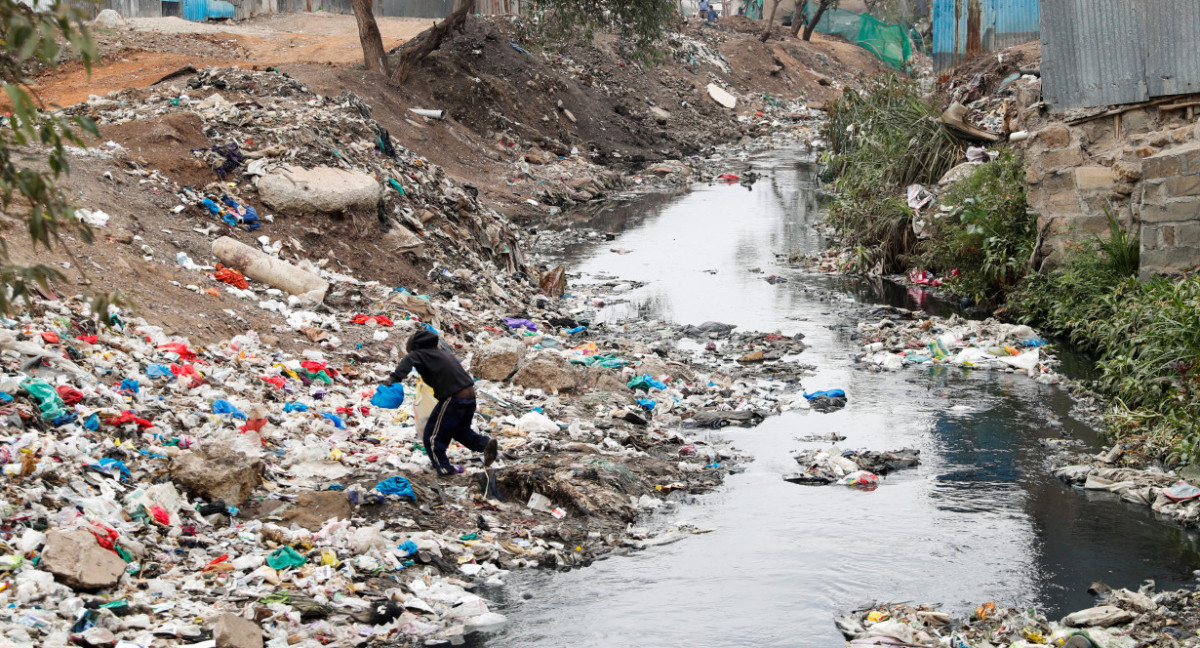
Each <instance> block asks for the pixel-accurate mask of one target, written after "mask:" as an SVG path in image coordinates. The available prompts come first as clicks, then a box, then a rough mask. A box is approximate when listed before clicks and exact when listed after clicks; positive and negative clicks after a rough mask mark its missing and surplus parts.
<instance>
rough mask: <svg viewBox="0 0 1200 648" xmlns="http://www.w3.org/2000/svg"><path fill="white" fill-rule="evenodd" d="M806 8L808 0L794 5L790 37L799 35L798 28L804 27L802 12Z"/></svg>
mask: <svg viewBox="0 0 1200 648" xmlns="http://www.w3.org/2000/svg"><path fill="white" fill-rule="evenodd" d="M807 10H808V0H804V1H803V2H801V3H799V4H797V5H796V9H795V10H794V11H793V12H792V38H799V37H800V29H801V28H803V27H804V12H805V11H807Z"/></svg>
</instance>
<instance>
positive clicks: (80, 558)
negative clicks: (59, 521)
mask: <svg viewBox="0 0 1200 648" xmlns="http://www.w3.org/2000/svg"><path fill="white" fill-rule="evenodd" d="M41 566H42V567H44V568H45V569H46V571H48V572H50V573H51V574H54V577H55V578H56V579H58V581H59V582H60V583H62V584H64V585H66V586H68V587H71V588H74V589H77V590H83V591H92V590H98V589H104V588H106V587H112V586H114V585H116V584H117V581H119V580H121V574H123V573H125V561H124V560H121V557H120V556H118V555H117V554H115V553H113V552H111V551H109V550H108V549H105V548H104V547H101V546H100V544H99V543H97V542H96V536H94V535H92V534H91V533H90V532H89V531H88V530H87V529H74V530H72V531H65V532H64V531H58V530H52V531H48V532H47V533H46V548H45V549H44V550H43V551H42V563H41Z"/></svg>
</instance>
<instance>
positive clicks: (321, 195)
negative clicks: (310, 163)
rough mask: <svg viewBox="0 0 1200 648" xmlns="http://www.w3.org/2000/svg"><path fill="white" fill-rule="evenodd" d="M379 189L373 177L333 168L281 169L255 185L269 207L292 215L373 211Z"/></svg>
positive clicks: (267, 175) (275, 170) (381, 189)
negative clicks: (355, 210) (354, 210)
mask: <svg viewBox="0 0 1200 648" xmlns="http://www.w3.org/2000/svg"><path fill="white" fill-rule="evenodd" d="M382 193H383V186H382V185H380V184H379V182H377V181H376V180H375V178H374V177H373V176H371V175H370V174H367V173H362V172H360V171H347V170H345V169H336V168H334V167H317V168H315V169H304V168H301V167H296V166H284V167H280V168H278V169H273V170H271V171H268V172H267V173H266V174H265V175H264V176H263V177H262V178H261V179H260V180H259V181H258V195H259V196H260V197H262V199H263V202H265V203H266V204H267V205H270V206H271V207H273V208H275V209H277V210H279V211H281V212H284V213H292V214H307V213H311V212H325V213H337V212H344V211H349V210H353V209H374V208H375V204H376V203H378V202H379V197H380V196H381V195H382Z"/></svg>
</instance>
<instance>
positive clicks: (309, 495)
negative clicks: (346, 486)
mask: <svg viewBox="0 0 1200 648" xmlns="http://www.w3.org/2000/svg"><path fill="white" fill-rule="evenodd" d="M353 514H354V508H353V507H352V506H350V499H349V498H348V497H347V496H346V493H345V492H344V491H304V492H303V493H300V495H299V496H297V497H296V502H295V503H294V504H292V505H291V506H290V507H288V508H287V510H285V511H284V512H283V513H282V514H281V515H280V517H282V518H283V521H284V522H287V523H289V524H291V523H295V524H298V525H300V526H302V527H304V528H305V529H308V530H309V531H316V530H317V529H320V528H321V527H322V526H324V524H325V523H326V522H328V521H329V519H330V518H337V519H339V520H349V519H350V516H351V515H353Z"/></svg>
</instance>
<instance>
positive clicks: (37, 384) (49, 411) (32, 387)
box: [21, 378, 67, 421]
mask: <svg viewBox="0 0 1200 648" xmlns="http://www.w3.org/2000/svg"><path fill="white" fill-rule="evenodd" d="M21 388H22V389H24V390H25V391H26V392H27V393H28V394H29V395H30V396H33V397H34V398H35V399H37V402H38V409H40V410H41V411H42V419H43V420H46V421H53V420H55V419H57V418H59V417H62V416H66V414H67V404H66V403H64V402H63V399H62V397H61V396H59V395H58V392H56V391H54V388H53V387H51V386H50V385H49V384H48V383H47V382H46V381H44V380H41V379H39V378H29V379H27V380H25V381H24V382H22V383H21Z"/></svg>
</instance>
